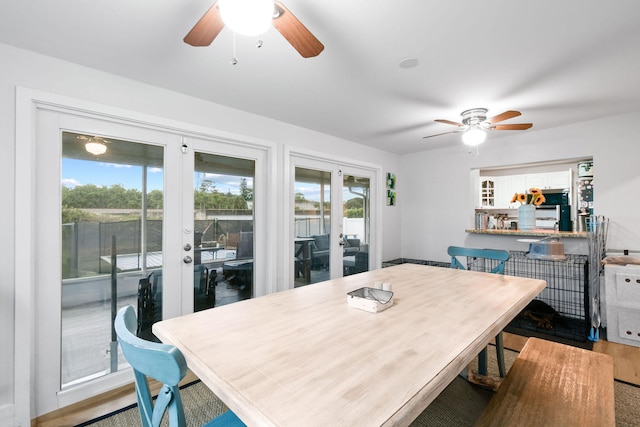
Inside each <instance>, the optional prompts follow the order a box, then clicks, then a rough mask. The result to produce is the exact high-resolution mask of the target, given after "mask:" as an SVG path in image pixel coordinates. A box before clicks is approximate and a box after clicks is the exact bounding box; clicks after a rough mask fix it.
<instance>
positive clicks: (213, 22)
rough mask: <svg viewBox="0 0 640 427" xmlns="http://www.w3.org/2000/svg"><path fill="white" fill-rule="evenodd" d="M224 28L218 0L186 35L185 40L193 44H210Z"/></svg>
mask: <svg viewBox="0 0 640 427" xmlns="http://www.w3.org/2000/svg"><path fill="white" fill-rule="evenodd" d="M223 28H224V22H222V18H221V17H220V10H219V9H218V2H215V3H214V4H213V6H211V7H210V8H209V10H207V11H206V12H205V14H204V15H202V18H200V20H199V21H198V22H197V23H196V25H194V26H193V28H192V29H191V31H189V34H187V35H186V36H185V38H184V42H185V43H186V44H189V45H191V46H209V45H210V44H211V42H213V39H215V38H216V36H217V35H218V34H220V31H222V29H223Z"/></svg>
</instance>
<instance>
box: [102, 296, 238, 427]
mask: <svg viewBox="0 0 640 427" xmlns="http://www.w3.org/2000/svg"><path fill="white" fill-rule="evenodd" d="M114 327H115V330H116V334H117V336H118V343H119V344H120V347H121V349H122V353H123V354H124V357H125V358H126V359H127V362H129V364H130V365H131V367H132V368H133V374H134V379H135V385H136V396H137V398H138V408H139V410H140V420H141V421H142V427H158V426H160V421H161V420H162V418H163V416H164V414H165V412H167V413H168V419H169V426H170V427H186V425H187V424H186V419H185V415H184V408H183V407H182V399H181V398H180V388H179V387H178V383H179V382H180V380H182V378H184V376H185V375H186V373H187V362H186V361H185V359H184V356H183V355H182V353H181V352H180V350H178V349H177V348H176V347H174V346H172V345H167V344H162V343H156V342H151V341H146V340H143V339H141V338H138V337H137V336H135V334H134V332H135V330H136V327H137V319H136V313H135V311H134V309H133V307H132V306H130V305H129V306H126V307H123V308H121V309H120V311H118V314H117V315H116V320H115V326H114ZM147 377H150V378H153V379H155V380H157V381H158V382H160V383H162V384H163V385H162V389H161V390H160V392H159V393H158V397H157V399H156V400H155V404H154V403H153V400H152V397H151V392H150V391H149V384H148V382H147ZM244 425H245V424H244V423H243V422H242V421H241V420H240V419H239V418H238V417H237V416H236V414H234V413H233V412H231V411H226V412H224V413H222V414H221V415H219V416H218V417H216V418H214V419H213V420H211V421H210V422H209V423H207V424H205V426H207V427H235V426H244Z"/></svg>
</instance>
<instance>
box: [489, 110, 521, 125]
mask: <svg viewBox="0 0 640 427" xmlns="http://www.w3.org/2000/svg"><path fill="white" fill-rule="evenodd" d="M520 114H521V113H520V111H513V110H509V111H505V112H504V113H502V114H498V115H497V116H493V117H491V118H490V119H489V120H487V121H488V122H489V123H492V124H493V123H498V122H502V121H504V120H507V119H512V118H514V117H518V116H519V115H520Z"/></svg>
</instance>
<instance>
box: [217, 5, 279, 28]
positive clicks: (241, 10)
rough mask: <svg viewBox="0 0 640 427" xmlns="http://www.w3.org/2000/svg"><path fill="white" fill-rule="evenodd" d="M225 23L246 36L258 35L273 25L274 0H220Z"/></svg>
mask: <svg viewBox="0 0 640 427" xmlns="http://www.w3.org/2000/svg"><path fill="white" fill-rule="evenodd" d="M218 6H219V8H220V16H221V18H222V21H223V22H224V24H225V25H226V26H227V27H229V28H231V29H232V30H233V31H234V32H236V33H238V34H242V35H244V36H257V35H260V34H263V33H265V32H266V31H267V30H268V29H269V27H270V26H271V21H272V20H273V13H274V2H273V0H218Z"/></svg>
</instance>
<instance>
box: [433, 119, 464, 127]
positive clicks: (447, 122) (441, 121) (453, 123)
mask: <svg viewBox="0 0 640 427" xmlns="http://www.w3.org/2000/svg"><path fill="white" fill-rule="evenodd" d="M435 121H436V122H438V123H444V124H445V125H453V126H464V125H463V124H462V123H458V122H452V121H451V120H444V119H436V120H435Z"/></svg>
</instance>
